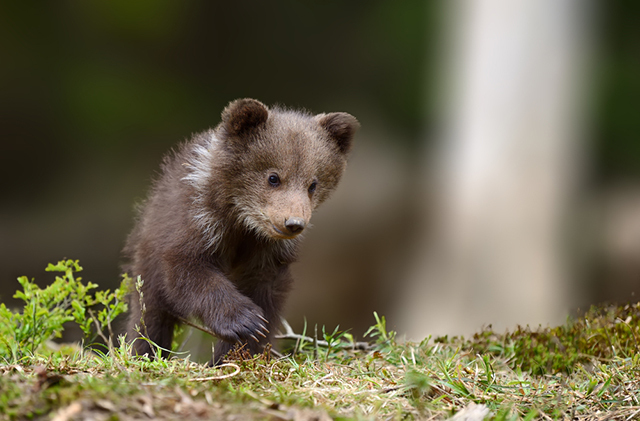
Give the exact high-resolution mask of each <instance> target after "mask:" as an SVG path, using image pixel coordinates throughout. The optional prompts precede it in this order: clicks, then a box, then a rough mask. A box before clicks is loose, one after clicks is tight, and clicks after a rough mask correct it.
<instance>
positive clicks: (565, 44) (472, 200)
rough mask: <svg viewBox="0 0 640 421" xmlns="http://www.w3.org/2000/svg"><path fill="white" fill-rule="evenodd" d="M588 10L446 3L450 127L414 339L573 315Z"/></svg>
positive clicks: (442, 142) (409, 308) (573, 2)
mask: <svg viewBox="0 0 640 421" xmlns="http://www.w3.org/2000/svg"><path fill="white" fill-rule="evenodd" d="M584 6H585V3H584V2H579V1H577V0H568V1H556V0H518V1H513V0H483V1H475V0H468V1H456V2H453V3H448V9H447V12H449V20H448V23H449V24H448V25H445V26H444V27H445V28H447V30H449V33H448V34H446V35H447V36H446V37H445V38H446V39H447V40H448V42H449V45H448V46H447V48H445V50H446V54H447V55H446V56H445V57H444V58H443V60H442V62H443V63H444V67H445V69H444V70H445V71H444V72H443V74H444V75H445V76H444V84H443V87H444V93H445V96H444V97H443V99H444V100H445V101H443V103H442V104H441V105H440V107H442V108H444V110H445V111H444V116H443V117H444V118H443V120H442V123H443V127H442V131H441V133H439V136H440V139H439V143H438V148H437V150H435V151H432V152H433V153H432V155H431V156H430V160H429V164H428V165H427V166H428V167H429V168H430V171H429V173H428V178H429V181H428V183H430V186H432V187H433V189H432V190H431V191H430V192H429V194H427V195H426V196H428V197H429V203H426V204H425V206H428V207H430V208H431V209H434V210H435V215H436V217H435V221H434V224H433V226H431V227H430V229H429V230H428V232H427V233H425V238H426V239H425V241H424V243H423V244H422V246H421V247H420V251H419V257H418V258H417V259H416V263H415V265H414V267H412V268H411V272H412V273H411V275H410V279H411V286H410V287H409V288H407V292H408V294H407V295H406V296H405V297H403V299H402V304H403V305H402V310H400V313H401V314H400V317H399V320H400V325H401V330H406V331H407V332H408V335H409V337H412V338H415V339H418V338H421V337H424V336H425V335H427V334H450V335H451V334H468V333H471V332H474V331H477V330H478V329H479V328H481V327H482V326H483V325H488V324H493V327H494V328H495V329H498V330H501V329H504V328H507V327H514V326H515V325H516V324H531V325H537V324H540V323H541V324H547V323H558V322H563V321H564V318H565V317H566V315H567V314H568V310H569V308H570V306H571V303H572V301H571V300H570V299H569V297H568V286H569V284H570V282H571V273H570V270H568V264H567V263H568V262H567V250H566V245H567V244H566V239H567V238H566V237H567V234H568V229H567V226H568V225H567V217H568V211H569V210H570V208H571V206H572V203H573V199H575V196H576V189H577V183H576V181H577V180H578V178H579V175H580V172H581V170H580V167H581V152H582V149H583V148H582V147H581V145H580V144H579V143H578V142H577V141H576V139H577V138H578V137H579V133H578V132H577V124H576V122H577V120H578V119H577V117H578V115H577V114H579V112H578V110H579V109H580V107H579V105H580V102H581V101H580V99H579V95H580V92H581V90H580V82H581V79H582V76H583V73H584V71H583V69H584V66H583V62H582V61H583V60H582V43H583V35H584V33H585V26H584V24H585V22H584V20H585V17H586V13H584V12H585V10H584V8H585V7H584ZM425 256H428V258H426V259H425Z"/></svg>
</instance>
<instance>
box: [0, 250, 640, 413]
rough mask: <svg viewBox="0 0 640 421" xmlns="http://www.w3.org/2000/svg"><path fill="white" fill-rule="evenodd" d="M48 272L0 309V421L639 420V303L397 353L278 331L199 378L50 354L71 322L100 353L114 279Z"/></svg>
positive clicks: (60, 268)
mask: <svg viewBox="0 0 640 421" xmlns="http://www.w3.org/2000/svg"><path fill="white" fill-rule="evenodd" d="M49 270H50V271H53V272H58V273H61V275H59V276H56V280H55V282H54V283H52V284H51V285H50V286H48V287H47V288H44V289H40V288H38V287H37V286H36V285H35V284H34V283H33V282H30V281H29V280H28V279H26V278H24V277H23V278H21V279H20V284H21V285H22V287H23V291H19V292H18V293H16V297H17V298H21V299H22V300H23V301H24V302H25V306H24V309H22V310H12V309H8V308H6V307H5V306H4V305H0V316H1V317H0V374H1V375H0V419H9V420H23V419H51V420H55V421H64V420H80V419H82V420H85V419H92V420H129V419H183V420H196V419H228V420H245V419H273V420H298V421H306V420H326V419H354V420H368V419H402V420H404V419H425V420H437V419H447V418H450V417H452V416H455V417H457V419H459V420H460V419H466V420H469V421H470V420H479V419H482V418H483V417H484V418H485V419H490V420H518V419H524V420H531V419H545V420H547V419H567V420H568V419H572V420H605V419H607V420H632V419H640V400H639V399H640V397H639V395H640V357H639V356H638V354H637V352H638V343H639V341H638V339H639V337H640V304H629V305H624V306H602V307H594V308H593V309H591V310H590V311H588V312H587V313H586V314H585V315H584V316H582V317H578V318H574V319H572V320H569V321H568V322H567V323H566V324H564V325H562V326H558V327H553V328H537V329H531V328H529V327H525V328H522V327H518V328H516V329H515V330H514V331H512V332H506V333H496V332H493V331H491V330H484V331H482V332H480V333H478V334H476V335H474V336H473V338H471V339H464V338H446V337H444V338H442V337H441V338H434V339H431V338H426V339H425V340H423V341H422V342H421V343H411V342H400V341H397V340H396V336H395V333H394V332H391V331H387V328H386V321H385V319H384V317H379V316H378V315H377V314H375V313H374V317H375V324H374V325H373V326H372V327H371V329H369V331H368V332H367V333H366V335H365V336H366V339H368V340H369V341H370V343H366V342H355V341H354V338H353V337H352V336H351V335H350V334H349V333H346V332H340V331H339V330H338V329H337V328H336V329H334V330H333V331H331V330H325V329H324V328H321V329H320V330H318V329H316V330H314V333H313V337H308V336H305V332H303V334H302V335H299V334H295V333H294V332H292V331H291V330H290V328H289V327H288V325H287V324H285V325H284V328H285V333H284V335H282V336H284V338H285V339H283V340H282V341H281V342H282V343H281V345H283V348H284V349H285V351H284V353H283V355H284V356H277V354H275V353H272V352H271V350H267V351H266V352H265V354H264V355H262V356H258V357H255V358H252V357H250V356H249V355H246V354H243V352H242V351H241V350H240V351H238V352H235V353H234V354H233V355H231V356H230V358H229V359H230V361H229V364H227V365H225V366H221V367H208V366H206V365H204V364H199V363H196V362H193V361H191V360H190V357H189V356H188V355H187V354H178V353H177V354H176V355H175V356H174V357H173V358H170V359H157V360H150V359H148V358H146V357H133V356H131V352H130V349H129V345H128V344H127V343H126V342H125V341H124V339H123V338H122V337H120V338H118V341H117V344H116V345H115V346H110V347H108V349H107V347H106V346H103V347H100V346H94V347H93V348H88V347H84V346H81V345H79V344H75V345H74V344H68V345H64V346H59V345H55V344H53V342H51V339H52V338H55V337H60V333H61V331H62V329H63V328H64V327H63V325H64V323H68V322H72V321H75V323H76V324H77V325H78V326H79V327H80V328H81V330H82V331H83V332H84V333H85V334H86V335H87V336H86V337H93V338H102V339H103V340H104V343H109V338H107V334H106V332H111V322H112V320H113V318H114V317H116V316H117V314H120V313H121V312H123V311H125V309H126V305H125V304H124V302H123V300H122V299H123V296H124V295H123V294H124V293H125V289H124V288H125V284H126V279H125V281H123V283H122V286H121V288H118V289H116V290H115V291H114V292H113V293H111V292H109V291H104V292H101V291H97V292H96V293H95V294H91V293H90V291H91V290H92V289H95V288H97V286H96V285H93V284H87V285H84V284H83V283H82V282H81V278H79V277H78V276H76V274H77V272H79V271H81V270H82V268H80V266H79V265H78V264H77V262H75V261H65V262H59V263H58V265H50V267H49ZM138 283H140V281H138ZM305 330H306V329H305ZM89 342H90V341H88V340H87V342H86V343H89ZM272 354H273V355H272ZM465 411H466V415H465V416H461V415H460V414H461V413H462V412H465ZM472 414H473V415H472Z"/></svg>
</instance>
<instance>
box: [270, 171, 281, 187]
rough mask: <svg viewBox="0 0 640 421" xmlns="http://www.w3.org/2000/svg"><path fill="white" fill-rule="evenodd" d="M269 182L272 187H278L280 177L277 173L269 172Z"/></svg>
mask: <svg viewBox="0 0 640 421" xmlns="http://www.w3.org/2000/svg"><path fill="white" fill-rule="evenodd" d="M268 180H269V184H271V185H272V186H273V187H278V186H279V185H280V177H278V174H271V175H269V179H268Z"/></svg>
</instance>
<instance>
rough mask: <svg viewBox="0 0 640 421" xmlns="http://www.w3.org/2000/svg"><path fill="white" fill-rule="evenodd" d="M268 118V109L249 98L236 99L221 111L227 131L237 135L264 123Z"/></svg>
mask: <svg viewBox="0 0 640 421" xmlns="http://www.w3.org/2000/svg"><path fill="white" fill-rule="evenodd" d="M267 118H269V109H268V108H267V107H266V105H264V104H263V103H262V102H260V101H256V100H255V99H251V98H244V99H236V100H235V101H232V102H230V103H229V105H227V107H226V108H225V109H224V111H222V124H223V126H224V128H225V129H226V131H227V133H228V134H230V135H232V136H239V135H242V134H244V133H246V132H247V131H249V130H251V129H253V128H255V127H257V126H260V125H261V124H264V123H265V122H266V121H267Z"/></svg>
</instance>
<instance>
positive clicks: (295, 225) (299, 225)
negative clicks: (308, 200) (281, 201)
mask: <svg viewBox="0 0 640 421" xmlns="http://www.w3.org/2000/svg"><path fill="white" fill-rule="evenodd" d="M305 225H306V224H305V222H304V219H302V218H296V217H293V218H289V219H287V220H286V221H284V226H285V227H286V228H287V230H288V231H289V232H290V233H291V234H297V233H299V232H300V231H302V230H303V229H304V226H305Z"/></svg>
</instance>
